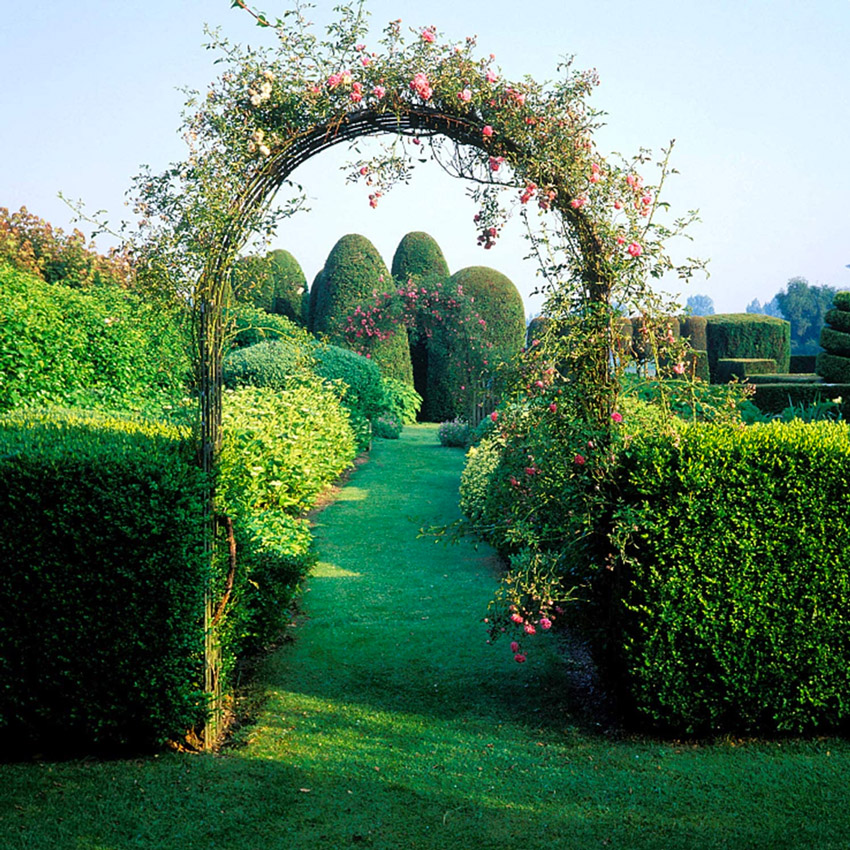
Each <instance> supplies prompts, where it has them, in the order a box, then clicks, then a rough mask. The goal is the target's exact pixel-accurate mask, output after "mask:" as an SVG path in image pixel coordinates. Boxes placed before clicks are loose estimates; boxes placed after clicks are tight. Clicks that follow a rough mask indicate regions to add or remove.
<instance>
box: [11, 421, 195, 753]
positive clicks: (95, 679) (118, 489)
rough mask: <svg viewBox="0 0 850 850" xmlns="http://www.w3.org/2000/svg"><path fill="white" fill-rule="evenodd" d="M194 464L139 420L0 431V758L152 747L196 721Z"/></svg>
mask: <svg viewBox="0 0 850 850" xmlns="http://www.w3.org/2000/svg"><path fill="white" fill-rule="evenodd" d="M193 455H194V452H193V450H192V446H191V444H190V443H189V442H188V441H186V440H185V439H183V438H182V437H181V436H180V435H179V434H178V433H177V432H176V431H174V430H173V429H169V428H167V427H165V426H163V425H160V424H156V423H150V422H148V423H145V422H144V421H141V420H140V421H128V420H121V419H110V418H107V416H106V415H94V414H86V415H83V414H80V413H74V412H60V411H53V412H51V413H50V414H43V413H38V412H23V411H20V412H15V413H11V414H7V415H6V416H5V417H4V418H2V419H0V518H1V519H0V530H2V537H3V540H4V541H5V544H4V545H3V546H2V547H0V571H2V575H3V581H2V582H0V610H2V612H3V613H2V616H0V646H2V647H3V650H2V653H0V742H2V743H0V751H2V752H4V753H6V752H10V751H11V748H12V747H20V748H27V747H32V746H39V747H42V746H44V747H47V748H50V749H54V748H61V749H65V748H68V749H71V750H75V751H79V750H84V749H86V748H91V747H95V748H98V749H102V748H114V747H151V746H156V745H158V744H161V743H162V742H163V741H164V740H166V739H168V738H179V737H181V736H182V735H183V734H185V732H186V731H187V730H188V729H190V728H192V727H193V726H194V725H196V724H197V723H198V722H199V721H201V720H202V718H203V716H204V713H205V703H204V698H203V694H202V687H203V677H202V672H201V670H202V667H201V659H202V653H203V632H202V623H203V587H204V582H205V575H206V567H205V562H204V559H203V552H202V548H203V547H202V534H201V531H202V521H201V516H202V505H203V492H204V488H203V486H202V477H201V473H200V472H199V471H198V470H197V468H196V467H195V465H194V463H193Z"/></svg>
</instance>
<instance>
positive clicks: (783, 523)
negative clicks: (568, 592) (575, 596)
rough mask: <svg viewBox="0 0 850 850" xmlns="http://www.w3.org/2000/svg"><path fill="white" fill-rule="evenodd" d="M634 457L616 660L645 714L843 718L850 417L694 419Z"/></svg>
mask: <svg viewBox="0 0 850 850" xmlns="http://www.w3.org/2000/svg"><path fill="white" fill-rule="evenodd" d="M622 464H623V465H622V470H621V475H620V479H619V481H618V486H619V492H620V494H621V499H622V502H621V504H622V506H623V507H621V509H620V511H619V513H618V516H617V528H618V530H619V532H620V533H622V534H626V535H628V537H629V539H630V541H631V545H630V547H629V548H628V550H627V555H628V557H627V558H625V559H621V560H620V561H619V563H618V564H617V565H616V567H615V569H614V571H613V572H612V573H610V578H611V582H612V587H611V588H610V590H611V597H610V600H611V602H610V605H611V608H610V612H611V622H610V623H609V627H608V638H609V639H610V642H609V644H608V648H609V650H611V653H612V655H611V658H609V661H612V665H611V667H609V673H612V674H613V675H612V680H613V681H618V682H619V683H620V685H621V689H622V692H623V694H624V695H625V697H626V700H627V702H628V704H629V705H630V706H631V707H632V708H633V709H634V711H635V712H636V713H637V715H639V716H640V717H642V718H644V720H647V721H649V722H651V724H652V725H654V726H657V727H660V728H664V729H668V730H670V729H672V730H675V731H677V732H687V733H707V732H711V733H716V732H722V731H726V732H735V733H759V734H765V733H768V734H770V733H775V732H795V733H798V732H803V731H811V730H823V731H827V730H835V729H838V728H841V727H842V726H843V725H845V724H846V723H847V721H848V719H850V608H848V605H847V599H849V598H850V517H848V513H847V510H846V494H847V492H848V489H850V434H849V433H848V426H847V425H846V424H844V423H837V424H836V423H818V424H801V423H796V424H780V423H772V424H770V425H753V426H750V427H749V428H746V429H744V430H741V429H738V428H724V427H719V426H705V425H703V426H689V427H685V428H683V429H681V431H680V435H679V438H678V439H677V440H675V441H673V440H670V439H669V438H665V437H662V436H651V435H645V436H642V437H640V438H639V439H637V440H635V441H634V442H633V443H632V444H631V445H630V447H629V450H628V451H627V452H626V453H624V455H623V458H622Z"/></svg>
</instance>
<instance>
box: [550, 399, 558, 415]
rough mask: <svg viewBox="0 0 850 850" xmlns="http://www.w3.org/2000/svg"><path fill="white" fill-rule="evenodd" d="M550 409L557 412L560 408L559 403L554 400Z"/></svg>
mask: <svg viewBox="0 0 850 850" xmlns="http://www.w3.org/2000/svg"><path fill="white" fill-rule="evenodd" d="M549 410H551V411H552V413H556V412H557V410H558V405H557V404H555V402H554V401H553V402H552V403H551V404H550V405H549Z"/></svg>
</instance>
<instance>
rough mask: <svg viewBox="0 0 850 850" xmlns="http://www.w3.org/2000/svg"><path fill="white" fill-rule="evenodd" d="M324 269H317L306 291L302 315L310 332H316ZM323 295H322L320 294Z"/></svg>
mask: <svg viewBox="0 0 850 850" xmlns="http://www.w3.org/2000/svg"><path fill="white" fill-rule="evenodd" d="M324 280H325V270H324V269H319V271H318V273H317V274H316V277H315V278H314V279H313V285H312V286H311V287H310V291H309V292H308V293H307V307H306V315H305V316H304V323H305V327H306V328H307V330H308V331H310V333H316V312H317V309H318V303H319V298H320V295H321V293H322V289H323V288H324ZM322 297H323V296H322Z"/></svg>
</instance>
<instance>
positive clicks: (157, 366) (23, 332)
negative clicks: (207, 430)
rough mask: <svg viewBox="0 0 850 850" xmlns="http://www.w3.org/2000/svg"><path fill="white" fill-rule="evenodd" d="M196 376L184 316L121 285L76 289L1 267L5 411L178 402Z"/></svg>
mask: <svg viewBox="0 0 850 850" xmlns="http://www.w3.org/2000/svg"><path fill="white" fill-rule="evenodd" d="M189 371H190V368H189V360H188V355H187V337H186V334H185V328H184V322H183V321H182V317H181V316H180V315H179V314H178V313H176V312H175V311H174V310H166V309H165V308H158V307H156V306H152V305H150V304H148V303H146V302H145V301H144V300H142V299H141V298H139V297H137V296H136V295H134V294H133V293H130V292H127V291H125V290H122V289H118V288H117V287H101V288H89V289H76V288H71V287H68V286H64V285H63V284H61V283H46V282H45V281H43V280H40V279H38V278H37V277H34V276H33V275H31V274H28V273H26V272H21V271H17V270H15V269H13V268H12V267H11V266H8V265H0V410H3V409H10V408H13V407H19V406H40V405H45V404H56V405H66V406H85V407H96V408H101V409H113V410H114V409H136V410H148V409H157V408H161V407H162V406H163V405H168V404H173V403H174V402H175V401H176V400H178V399H180V398H181V397H182V395H183V394H184V392H185V384H186V378H187V375H188V373H189Z"/></svg>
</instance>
